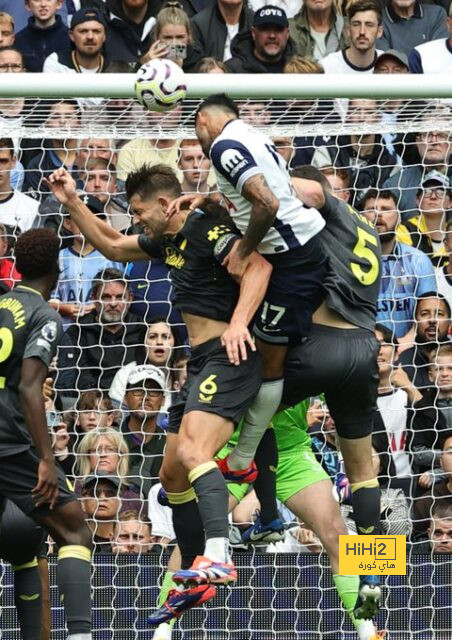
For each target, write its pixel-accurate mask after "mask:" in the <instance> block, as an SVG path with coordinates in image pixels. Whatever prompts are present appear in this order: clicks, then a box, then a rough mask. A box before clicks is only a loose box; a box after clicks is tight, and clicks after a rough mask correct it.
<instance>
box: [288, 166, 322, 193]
mask: <svg viewBox="0 0 452 640" xmlns="http://www.w3.org/2000/svg"><path fill="white" fill-rule="evenodd" d="M290 175H291V176H292V177H293V178H304V179H305V180H313V181H314V182H318V183H319V184H320V185H321V186H322V187H323V188H324V190H325V191H328V192H330V191H331V187H330V183H329V182H328V180H327V179H326V177H325V176H324V175H323V173H322V172H321V171H320V170H319V169H317V167H313V166H312V164H302V165H300V166H298V167H294V168H293V169H291V171H290Z"/></svg>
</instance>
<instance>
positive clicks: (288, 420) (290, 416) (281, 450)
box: [217, 398, 311, 458]
mask: <svg viewBox="0 0 452 640" xmlns="http://www.w3.org/2000/svg"><path fill="white" fill-rule="evenodd" d="M308 409H309V398H306V399H305V400H302V401H301V402H299V403H298V404H297V405H295V406H294V407H290V408H289V409H285V410H284V411H280V412H279V413H277V414H276V416H275V417H274V418H273V420H272V424H273V429H274V431H275V436H276V444H277V446H278V454H279V455H281V456H284V455H287V454H290V453H292V452H293V451H295V450H297V451H299V450H300V449H305V450H306V451H311V439H310V437H309V435H308V423H307V421H306V414H307V412H308ZM241 424H242V423H241V422H240V424H239V425H238V426H237V429H236V430H235V432H234V435H233V436H232V438H231V439H230V440H229V442H228V443H227V444H226V445H225V447H223V449H222V450H221V451H219V452H218V454H217V455H218V457H219V458H223V457H224V455H226V454H227V452H228V450H229V449H231V448H232V447H235V445H236V444H237V440H238V439H239V435H240V429H241Z"/></svg>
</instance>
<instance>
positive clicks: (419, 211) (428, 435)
mask: <svg viewBox="0 0 452 640" xmlns="http://www.w3.org/2000/svg"><path fill="white" fill-rule="evenodd" d="M156 58H170V59H172V60H174V61H175V62H176V63H177V64H179V65H180V66H181V67H182V68H183V69H184V70H185V71H187V72H195V73H212V74H220V73H221V74H225V73H292V74H294V73H296V74H310V73H323V74H337V73H341V74H357V73H374V74H382V73H384V74H409V73H417V74H420V73H425V74H433V73H436V74H444V76H445V81H446V82H448V81H449V80H448V78H450V77H451V75H452V3H451V1H450V0H434V1H433V2H420V1H419V0H389V1H388V2H387V3H384V2H380V1H379V0H350V1H349V2H348V3H345V2H343V3H341V2H339V1H338V0H335V1H334V2H333V0H274V2H273V3H272V4H271V5H270V4H268V3H267V2H266V0H250V1H249V2H248V3H247V2H245V1H244V0H169V1H164V0H0V73H36V72H51V73H72V74H75V73H109V72H126V73H131V72H133V71H135V70H136V69H137V68H138V67H139V66H140V65H141V64H143V63H145V62H147V61H149V60H152V59H156ZM214 88H215V82H214V81H213V83H212V89H214ZM74 94H76V91H74ZM41 102H42V103H43V104H41V105H40V111H39V117H40V118H41V123H42V125H43V126H45V127H46V128H47V130H48V131H49V135H48V136H47V137H46V138H45V139H42V140H30V139H26V138H22V139H21V138H20V137H16V136H9V137H3V138H0V287H1V291H2V292H4V291H6V290H8V289H9V288H10V287H12V286H13V285H14V282H17V281H18V280H19V279H20V274H19V273H18V272H17V270H16V269H15V266H14V242H15V239H16V238H17V237H18V235H19V234H20V233H22V232H24V231H26V230H28V229H29V228H31V227H33V226H42V225H45V226H50V227H52V228H54V229H56V230H57V231H58V233H59V234H60V237H61V252H60V271H61V273H60V280H59V282H58V285H57V286H56V288H55V290H54V292H53V293H52V296H51V300H50V304H51V305H52V306H53V307H54V308H55V309H56V310H57V311H58V312H59V313H60V314H61V317H62V320H63V325H64V330H65V333H64V337H63V340H62V343H61V347H60V349H59V353H58V359H57V361H56V362H55V363H54V367H53V371H52V376H51V378H49V379H48V380H47V381H46V385H45V387H44V395H45V398H46V410H47V420H48V425H49V429H50V430H51V432H52V434H53V439H54V450H55V455H56V457H57V459H58V460H59V463H60V464H61V465H62V466H63V468H64V470H65V472H66V474H67V475H68V477H69V478H70V479H71V480H72V481H73V482H74V484H75V491H76V493H77V495H78V496H79V498H80V500H81V501H82V505H83V509H84V511H85V513H86V516H87V519H88V522H89V524H90V527H91V529H92V531H93V537H94V541H95V548H96V551H103V552H105V551H108V552H115V553H138V552H141V553H148V552H151V553H160V552H161V550H162V548H164V547H165V546H166V545H167V544H168V543H171V541H173V539H174V531H173V529H172V526H171V516H170V512H169V509H168V507H165V506H162V505H161V504H160V503H159V501H158V492H159V477H158V476H159V468H160V465H161V461H162V455H163V450H164V446H165V428H166V425H167V411H168V408H169V406H170V405H171V403H172V402H174V399H175V398H176V397H177V393H178V390H179V389H180V388H181V386H182V385H183V383H184V380H185V376H186V371H185V370H186V363H187V360H188V357H189V350H188V347H187V337H186V331H185V327H184V325H183V322H182V319H181V317H180V316H179V314H178V313H177V311H176V310H175V309H174V308H173V305H172V290H171V282H170V279H169V275H168V268H167V266H166V265H165V263H164V262H163V261H160V260H152V261H137V262H134V263H129V264H121V263H116V262H111V261H109V260H107V259H106V258H104V256H102V255H101V254H100V253H99V252H98V251H97V250H96V249H95V248H94V247H93V246H91V245H90V244H89V243H88V242H87V241H86V239H85V238H84V237H83V235H82V234H81V233H80V230H79V229H78V228H77V226H76V225H75V224H74V223H73V222H72V221H71V220H70V218H69V217H68V215H67V214H66V213H65V211H64V210H62V209H61V208H60V207H59V204H58V203H57V202H56V200H55V199H54V198H53V196H51V195H50V194H49V189H48V186H47V183H46V178H47V176H48V175H49V174H50V173H51V172H52V171H53V170H54V169H56V168H58V167H61V166H64V167H66V168H67V169H68V171H70V172H71V174H72V175H73V177H74V178H75V179H76V181H77V185H78V187H79V189H80V191H81V192H83V193H84V194H85V203H86V204H87V206H88V207H89V209H90V210H91V211H92V212H93V213H94V214H95V215H97V216H101V217H103V218H104V219H105V220H107V221H108V222H109V223H110V224H111V225H113V226H114V227H115V228H116V229H118V230H119V231H121V232H123V233H130V232H136V231H137V230H138V229H139V225H138V223H137V220H135V219H134V218H133V216H131V215H130V213H129V209H128V202H127V198H126V195H125V188H124V181H125V180H126V178H127V176H128V174H129V173H130V171H132V170H134V169H136V168H137V167H139V166H141V165H142V164H143V163H150V164H154V163H157V162H159V163H160V162H163V163H165V164H169V165H170V166H172V167H173V168H174V170H175V171H176V172H177V175H178V176H179V178H180V180H181V184H182V190H183V192H185V193H187V192H198V193H202V194H210V195H211V196H212V197H213V198H217V197H218V194H217V191H216V185H215V176H214V173H213V172H212V170H211V164H210V160H209V159H208V158H206V157H205V156H204V154H203V152H202V149H201V147H200V145H199V144H198V142H197V141H196V140H195V139H194V138H183V139H175V137H174V136H173V135H168V137H166V136H165V134H164V131H162V130H161V129H159V130H158V125H159V124H160V120H161V115H160V114H156V113H145V112H144V111H142V110H141V108H140V107H138V105H136V104H134V105H131V104H130V102H129V101H124V100H103V101H100V100H94V101H93V100H91V99H86V100H85V99H77V98H76V95H74V98H73V99H62V100H53V101H48V102H45V101H41ZM239 106H240V110H241V117H242V118H243V119H244V120H245V121H247V122H249V123H250V124H253V125H257V126H260V127H266V126H267V125H271V124H272V123H274V122H275V118H276V117H277V110H275V108H274V106H272V105H271V104H269V103H268V102H258V101H256V100H254V101H243V103H240V105H239ZM282 106H283V109H282V111H281V113H282V115H281V114H280V115H279V116H278V117H280V121H279V123H281V122H282V123H283V124H285V125H290V124H292V123H293V124H294V125H296V124H299V123H300V121H302V120H303V118H305V117H306V118H307V119H308V121H309V123H311V124H312V123H316V122H319V123H320V122H326V123H332V124H334V123H335V124H336V125H339V126H340V123H341V122H347V124H351V125H354V130H353V132H351V133H347V132H344V133H342V134H341V135H335V136H331V135H326V134H325V133H324V132H322V129H321V127H320V128H319V129H318V131H317V132H316V133H315V135H311V136H300V135H299V134H296V135H295V134H294V136H287V135H284V136H276V137H275V138H274V139H273V143H274V145H275V147H276V149H277V151H278V152H279V153H280V154H281V155H282V156H283V157H284V159H285V160H286V162H287V164H288V166H291V167H294V166H297V165H299V164H313V165H315V166H317V167H318V168H320V169H321V171H322V172H323V173H324V174H325V176H326V177H327V179H328V181H329V182H330V185H331V188H332V190H333V192H334V193H335V194H336V195H337V196H338V197H340V198H342V199H343V200H344V201H346V202H349V203H350V205H352V206H353V207H355V208H356V209H357V210H359V211H360V212H361V213H362V215H364V216H365V217H366V218H367V219H368V220H369V221H370V222H371V223H373V224H375V226H376V228H377V231H378V233H379V236H380V241H381V248H382V254H383V259H382V281H381V288H380V295H379V299H378V308H377V323H378V324H377V328H376V336H377V339H378V341H379V343H380V353H379V357H378V373H379V387H378V403H377V405H378V410H377V412H376V414H375V426H374V434H373V450H374V465H375V470H376V472H377V474H378V476H379V479H380V485H381V489H382V500H381V515H382V522H383V531H384V533H392V534H397V533H401V534H405V535H407V536H408V538H409V540H411V542H412V543H413V550H418V551H427V550H433V551H435V552H452V342H451V341H450V336H451V335H452V325H451V306H452V260H450V259H449V258H450V254H451V252H452V213H451V211H452V209H451V206H452V185H451V177H452V169H451V162H450V156H451V151H452V133H451V129H450V128H449V129H448V130H436V129H435V126H434V125H435V117H436V115H437V113H441V114H442V115H444V114H446V117H447V116H448V118H449V121H451V116H452V110H451V106H450V103H447V102H446V103H444V104H442V105H441V106H440V107H439V106H438V104H437V102H435V104H434V105H430V104H429V103H428V102H424V103H423V105H422V109H420V111H419V115H418V117H417V119H416V117H415V116H414V115H413V112H412V111H410V110H409V108H408V105H407V103H406V102H404V101H401V100H392V101H386V102H385V103H384V104H383V103H381V102H377V101H376V100H372V99H365V100H364V99H351V100H340V101H335V102H333V101H323V102H322V103H320V101H315V100H305V101H300V100H299V101H288V102H285V103H284V104H283V105H282ZM33 107H34V105H33V104H32V103H31V101H30V100H28V99H3V98H0V124H1V125H2V127H3V129H4V128H5V126H6V127H7V126H8V125H11V130H14V131H16V130H17V126H18V125H21V124H23V123H25V124H26V122H27V117H28V115H29V113H31V112H32V111H33ZM93 107H94V108H100V107H101V109H100V110H99V111H98V112H96V111H94V113H97V114H98V116H97V117H98V118H99V121H101V119H102V117H103V115H102V114H104V115H105V114H107V116H108V117H113V116H115V117H116V116H117V117H118V121H120V122H122V123H123V124H124V123H126V124H127V123H128V122H129V119H130V122H132V121H134V118H135V121H136V118H137V117H138V118H141V119H142V121H143V122H145V123H146V127H145V130H146V131H147V132H149V131H155V132H157V131H158V133H155V135H152V134H149V136H142V137H136V138H134V139H120V138H119V137H117V136H116V137H115V139H114V140H113V139H109V138H86V137H84V138H81V136H80V135H77V130H78V129H79V127H80V123H81V121H82V119H83V117H84V114H85V113H86V110H88V111H89V110H90V109H92V108H93ZM279 107H280V108H281V105H279ZM438 110H440V111H438ZM89 113H90V114H91V115H92V114H93V111H92V110H91V111H89ZM182 115H183V114H182V109H181V108H177V109H175V110H174V111H172V112H171V114H170V116H167V117H169V118H170V119H171V122H172V125H176V126H177V124H178V122H179V119H180V118H181V117H182ZM90 117H91V116H90ZM408 119H410V125H412V123H413V121H414V122H415V123H419V129H418V131H419V132H418V133H411V131H413V126H411V127H410V133H403V132H402V133H401V131H403V127H401V123H403V122H405V121H407V120H408ZM364 123H366V124H370V125H372V126H373V128H371V129H370V130H369V131H367V130H365V131H364V133H363V132H362V129H363V127H362V125H364ZM379 123H381V124H382V130H381V133H375V131H378V126H379ZM388 123H389V124H390V126H392V125H394V130H396V131H397V132H396V133H394V134H393V133H388V126H387V125H388ZM154 125H155V127H154ZM383 125H384V126H383ZM61 130H65V131H66V132H67V135H65V136H62V135H61ZM56 131H58V132H59V133H58V134H55V137H52V136H53V132H56ZM356 252H357V253H358V255H361V256H362V257H366V246H365V241H363V239H361V240H359V241H358V243H357V245H356ZM359 252H361V253H359ZM372 255H373V254H372ZM319 357H321V354H319ZM305 421H306V422H305V425H301V426H305V427H306V428H307V429H308V430H309V433H310V434H311V440H312V447H313V451H314V452H315V454H316V456H317V457H318V459H319V460H320V461H321V463H322V465H323V466H324V468H325V470H326V471H327V472H328V474H329V475H330V477H331V479H332V482H333V485H334V491H335V494H336V496H337V499H338V500H339V501H340V502H341V503H342V510H343V515H344V518H345V519H346V522H347V526H348V527H349V529H350V531H351V532H354V531H355V525H354V521H353V514H352V512H351V506H350V488H349V484H348V480H347V478H346V475H345V471H344V467H343V463H342V458H341V454H340V451H338V450H337V449H336V439H335V427H334V422H333V420H332V418H331V416H330V414H329V412H328V407H327V406H326V405H325V402H324V400H323V398H322V397H319V398H312V399H310V400H309V401H307V402H306V403H305ZM280 506H281V514H282V515H283V516H284V518H285V520H286V521H287V524H288V528H287V535H286V540H285V541H284V542H282V543H278V544H276V545H273V546H272V547H271V548H270V549H269V550H272V551H282V550H294V549H297V550H305V551H306V550H307V551H311V552H313V553H315V552H318V551H320V550H321V546H320V545H319V543H318V541H317V540H316V539H315V536H314V534H313V533H312V531H310V530H309V527H308V526H307V525H306V524H304V523H300V522H297V521H296V519H295V517H294V516H293V514H291V513H290V512H289V511H288V510H287V508H285V507H284V506H283V505H280ZM258 508H259V505H258V503H257V500H256V497H255V495H254V492H253V491H252V489H251V490H250V492H249V493H248V495H247V496H246V498H245V499H244V501H243V502H242V503H241V504H239V505H238V507H237V508H236V509H235V511H234V512H233V514H232V516H231V524H232V525H233V526H232V528H231V540H232V541H235V542H239V541H240V535H239V532H240V530H241V529H243V528H245V527H246V526H248V524H249V523H250V522H251V521H252V518H253V514H254V512H255V511H256V509H258ZM239 546H240V545H239Z"/></svg>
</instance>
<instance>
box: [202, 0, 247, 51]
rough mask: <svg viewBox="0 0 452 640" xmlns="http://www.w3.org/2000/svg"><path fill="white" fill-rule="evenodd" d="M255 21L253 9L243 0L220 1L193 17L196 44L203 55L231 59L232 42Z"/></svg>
mask: <svg viewBox="0 0 452 640" xmlns="http://www.w3.org/2000/svg"><path fill="white" fill-rule="evenodd" d="M252 24H253V12H252V11H251V10H250V9H249V8H248V6H247V4H246V2H244V1H243V0H233V1H232V2H231V1H230V0H217V1H216V2H214V3H213V4H211V5H210V6H208V7H206V8H205V9H203V10H202V11H200V12H199V13H197V14H196V15H195V16H194V17H193V18H192V20H191V27H192V33H193V43H194V47H195V49H196V50H197V51H199V53H200V56H201V57H202V58H206V57H213V58H216V59H217V60H223V61H224V60H229V58H230V57H231V43H232V40H233V39H234V37H235V36H236V35H238V34H239V33H240V34H242V33H246V32H248V31H249V29H250V28H251V26H252Z"/></svg>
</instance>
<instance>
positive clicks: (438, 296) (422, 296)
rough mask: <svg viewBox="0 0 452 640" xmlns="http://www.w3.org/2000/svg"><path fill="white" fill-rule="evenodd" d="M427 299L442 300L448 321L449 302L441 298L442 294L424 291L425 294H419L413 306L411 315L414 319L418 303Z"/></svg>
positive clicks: (443, 297)
mask: <svg viewBox="0 0 452 640" xmlns="http://www.w3.org/2000/svg"><path fill="white" fill-rule="evenodd" d="M427 298H436V299H437V300H442V301H443V302H444V306H445V307H446V310H447V317H448V318H449V320H450V319H451V314H450V304H449V301H448V300H447V298H446V297H445V296H443V294H442V293H439V292H438V291H425V293H421V294H420V295H419V296H417V297H416V304H415V306H414V314H413V317H414V318H415V317H416V315H417V312H418V309H419V305H420V303H421V302H422V300H426V299H427Z"/></svg>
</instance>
